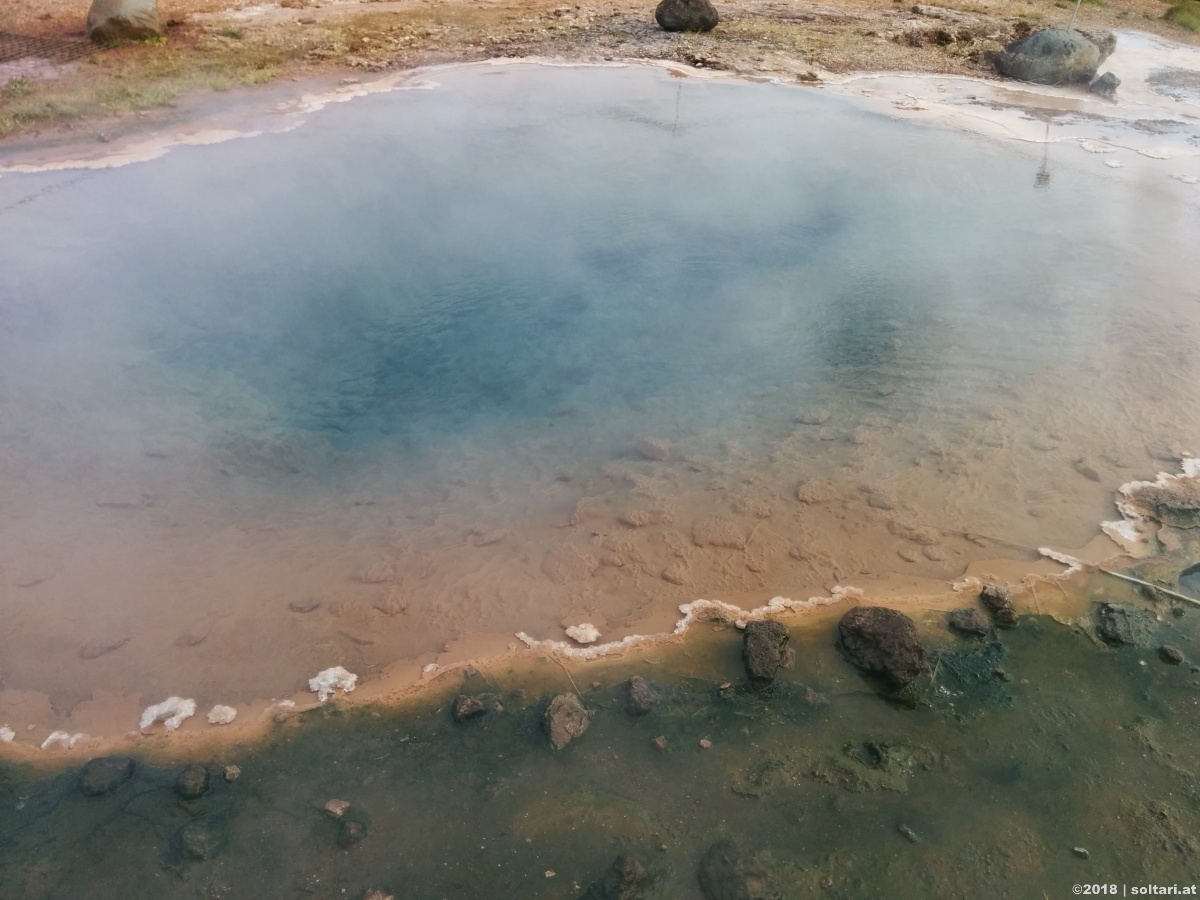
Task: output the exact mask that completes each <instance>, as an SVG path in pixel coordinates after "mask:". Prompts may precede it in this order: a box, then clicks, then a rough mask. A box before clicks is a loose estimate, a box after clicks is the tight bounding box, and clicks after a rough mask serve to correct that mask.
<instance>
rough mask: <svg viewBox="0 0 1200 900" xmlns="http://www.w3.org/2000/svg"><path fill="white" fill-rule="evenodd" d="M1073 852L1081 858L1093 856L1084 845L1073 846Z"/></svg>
mask: <svg viewBox="0 0 1200 900" xmlns="http://www.w3.org/2000/svg"><path fill="white" fill-rule="evenodd" d="M1071 852H1072V853H1074V854H1075V855H1076V856H1078V857H1079V858H1080V859H1087V858H1088V857H1089V856H1091V854H1090V853H1088V852H1087V849H1086V848H1084V847H1072V848H1071Z"/></svg>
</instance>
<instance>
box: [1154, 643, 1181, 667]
mask: <svg viewBox="0 0 1200 900" xmlns="http://www.w3.org/2000/svg"><path fill="white" fill-rule="evenodd" d="M1158 658H1159V659H1161V660H1162V661H1163V662H1165V663H1167V664H1168V665H1171V666H1177V665H1179V664H1180V663H1181V662H1183V651H1182V650H1180V649H1179V648H1178V647H1159V648H1158Z"/></svg>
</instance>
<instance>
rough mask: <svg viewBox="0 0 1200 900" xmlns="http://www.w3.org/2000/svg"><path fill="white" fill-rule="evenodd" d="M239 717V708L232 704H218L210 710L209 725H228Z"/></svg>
mask: <svg viewBox="0 0 1200 900" xmlns="http://www.w3.org/2000/svg"><path fill="white" fill-rule="evenodd" d="M236 718H237V710H236V709H234V708H233V707H232V706H222V705H221V704H219V703H218V704H217V705H216V706H214V707H213V708H212V709H210V710H209V711H208V724H209V725H228V724H229V723H230V722H232V721H233V720H234V719H236Z"/></svg>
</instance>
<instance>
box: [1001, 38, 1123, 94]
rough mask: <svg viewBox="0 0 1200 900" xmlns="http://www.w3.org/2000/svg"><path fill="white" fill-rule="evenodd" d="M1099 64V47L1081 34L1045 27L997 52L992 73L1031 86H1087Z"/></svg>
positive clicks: (1101, 59) (1094, 75) (1100, 58)
mask: <svg viewBox="0 0 1200 900" xmlns="http://www.w3.org/2000/svg"><path fill="white" fill-rule="evenodd" d="M1113 45H1114V46H1115V38H1114V39H1113ZM1102 61H1103V58H1102V56H1101V51H1100V48H1099V47H1097V46H1096V44H1095V43H1093V42H1092V40H1090V39H1089V38H1088V37H1087V36H1086V35H1084V34H1083V33H1082V32H1079V31H1075V30H1071V31H1067V30H1066V29H1065V28H1047V29H1044V30H1043V31H1035V32H1034V33H1033V34H1031V35H1029V36H1028V37H1023V38H1021V39H1020V40H1019V41H1013V42H1012V43H1011V44H1009V45H1008V46H1007V47H1005V48H1004V49H1003V50H1001V51H1000V53H999V54H997V56H996V70H997V71H998V72H999V73H1000V74H1001V75H1007V76H1008V77H1009V78H1016V79H1018V80H1020V81H1030V82H1033V83H1034V84H1087V83H1088V82H1090V81H1091V80H1092V79H1093V78H1095V77H1096V70H1097V69H1098V68H1099V67H1100V63H1101V62H1102Z"/></svg>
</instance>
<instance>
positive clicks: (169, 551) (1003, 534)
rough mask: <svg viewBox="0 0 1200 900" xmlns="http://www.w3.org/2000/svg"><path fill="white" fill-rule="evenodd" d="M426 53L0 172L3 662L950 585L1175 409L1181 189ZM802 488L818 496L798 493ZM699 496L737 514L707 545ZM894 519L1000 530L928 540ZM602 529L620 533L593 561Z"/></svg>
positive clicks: (588, 74) (1124, 470) (1184, 362)
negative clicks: (410, 73)
mask: <svg viewBox="0 0 1200 900" xmlns="http://www.w3.org/2000/svg"><path fill="white" fill-rule="evenodd" d="M431 77H433V78H434V80H436V81H437V82H438V84H437V86H436V87H433V88H430V89H428V90H408V91H399V92H395V93H392V94H387V95H377V96H372V97H369V98H364V99H361V100H357V101H354V102H350V103H344V104H334V105H333V106H331V107H330V108H328V109H325V110H324V111H322V112H320V113H314V114H313V115H312V116H311V118H310V121H308V122H307V123H306V124H305V125H303V126H302V127H300V128H298V129H296V130H293V131H291V132H288V133H282V134H265V135H262V136H259V137H255V138H252V139H246V140H237V141H230V142H227V143H224V144H219V145H214V146H205V147H193V148H176V149H174V150H172V151H171V152H170V153H168V154H167V155H166V156H164V157H163V158H160V159H157V160H153V161H150V162H145V163H139V164H134V165H129V166H125V167H121V168H114V169H108V170H96V171H70V172H60V173H43V174H37V175H16V174H7V175H5V176H4V177H3V179H0V478H2V479H3V483H4V485H5V487H4V489H3V490H4V492H5V493H4V496H3V497H0V538H2V540H0V575H2V577H3V579H4V590H5V591H6V594H5V598H6V600H8V601H10V603H11V604H13V608H17V607H18V606H19V608H20V609H21V610H22V613H21V615H22V619H21V629H19V630H12V631H9V632H7V633H0V656H3V657H4V658H7V659H9V660H10V662H9V663H8V664H7V668H6V671H5V677H6V683H7V684H8V685H9V686H10V687H12V688H13V689H28V690H45V691H47V692H48V693H50V694H51V695H52V703H53V706H54V707H55V709H56V710H58V711H59V712H63V713H65V712H67V711H69V710H70V709H71V708H72V707H73V706H74V705H75V704H76V703H77V702H79V701H80V700H81V699H86V697H87V696H88V693H89V691H90V689H92V688H94V687H101V686H103V687H108V688H111V689H113V690H117V691H119V692H123V693H126V694H138V695H140V694H142V693H143V692H147V691H151V690H153V692H154V693H156V694H157V693H158V692H159V691H162V692H164V694H165V693H182V694H189V693H200V692H203V696H202V700H203V702H208V701H210V700H211V701H212V702H226V700H227V699H228V698H230V697H231V695H232V696H234V697H235V698H240V699H242V700H248V699H250V698H255V697H259V698H261V697H264V696H274V695H279V694H282V693H285V692H290V691H295V690H299V689H301V688H302V687H303V684H304V681H305V679H306V678H307V677H309V676H311V674H312V673H313V672H315V671H317V670H319V669H320V668H324V667H325V666H327V665H330V664H332V663H334V662H336V663H341V664H345V665H347V666H349V667H351V668H352V669H354V670H356V671H361V672H365V671H367V670H372V671H378V670H379V669H381V668H382V667H383V666H386V665H387V664H388V663H390V662H393V661H394V660H396V659H398V658H407V659H413V658H416V657H419V656H421V655H422V654H428V653H430V652H431V651H435V650H437V649H438V648H440V647H441V646H442V645H443V643H444V642H445V641H447V640H450V639H452V638H454V637H457V636H461V635H463V634H467V633H470V632H475V631H494V632H500V633H512V632H513V631H516V630H518V629H524V630H528V631H530V632H531V633H535V634H537V635H538V636H552V637H557V636H559V635H560V631H559V623H560V621H562V620H563V619H564V618H565V617H568V616H576V617H591V618H594V619H600V618H603V619H604V620H605V621H606V622H607V623H610V624H611V625H612V626H613V627H620V628H625V629H627V630H636V628H637V627H638V626H639V623H640V622H641V621H642V620H643V619H645V618H647V617H650V616H651V615H652V614H653V615H654V616H657V617H658V618H659V619H661V618H662V617H663V616H664V615H666V614H669V613H670V611H672V610H674V609H675V607H676V606H677V605H678V604H679V603H681V602H686V601H689V600H692V599H694V598H695V597H697V596H714V595H730V596H732V595H734V594H743V593H756V594H763V595H766V596H770V595H771V594H772V593H786V594H789V595H790V594H792V593H796V594H797V595H800V596H803V595H805V594H804V592H805V591H813V592H816V591H823V590H825V589H826V587H827V585H828V584H830V583H833V582H836V581H839V580H842V581H851V582H852V581H853V580H854V579H857V578H865V577H887V576H890V575H894V574H905V575H907V574H917V575H923V576H928V577H937V578H941V579H949V578H953V577H956V576H957V575H958V574H960V573H961V571H962V569H963V568H964V567H965V566H966V565H967V564H968V563H969V562H970V561H971V560H973V559H978V558H981V557H994V556H997V555H1005V554H1011V552H1012V551H1011V549H1010V548H1009V546H1008V545H1011V544H1016V545H1020V546H1028V547H1036V546H1041V545H1043V544H1046V543H1058V544H1060V545H1066V546H1078V545H1080V544H1082V543H1084V542H1085V541H1087V540H1088V539H1089V538H1090V537H1091V536H1093V535H1094V534H1095V533H1096V527H1097V523H1098V522H1099V521H1100V520H1101V519H1103V518H1110V517H1112V515H1113V509H1112V502H1111V498H1112V494H1113V490H1114V489H1115V488H1116V487H1117V486H1118V485H1119V484H1121V483H1123V482H1124V481H1127V480H1130V479H1131V478H1134V477H1146V476H1150V475H1153V474H1154V472H1156V471H1159V470H1161V469H1163V468H1165V467H1166V466H1167V465H1168V464H1167V463H1165V462H1164V459H1163V452H1162V450H1161V448H1162V447H1164V446H1166V445H1168V444H1169V443H1171V442H1182V443H1183V444H1184V445H1185V446H1186V445H1188V443H1189V442H1191V441H1196V440H1197V439H1198V438H1200V409H1198V407H1197V398H1196V397H1195V396H1194V394H1195V392H1194V391H1192V390H1191V387H1190V386H1191V385H1193V384H1194V383H1195V377H1196V376H1197V375H1198V373H1196V372H1195V371H1194V370H1193V365H1194V363H1193V362H1192V361H1193V360H1194V359H1195V358H1196V355H1195V353H1194V351H1195V349H1196V347H1195V334H1196V332H1195V330H1194V328H1193V326H1194V325H1195V324H1196V323H1195V321H1194V319H1195V314H1196V308H1197V307H1196V304H1195V299H1196V297H1195V287H1194V285H1195V284H1196V283H1200V282H1197V280H1196V278H1195V276H1196V274H1197V273H1196V272H1195V266H1196V263H1195V254H1194V253H1193V252H1192V248H1193V247H1194V246H1195V242H1196V238H1197V230H1198V229H1197V224H1196V216H1195V208H1194V204H1191V203H1190V202H1189V201H1188V200H1186V199H1185V198H1184V197H1183V195H1176V194H1172V193H1171V192H1170V191H1169V190H1167V189H1166V188H1165V187H1162V186H1159V185H1156V184H1148V183H1139V182H1138V181H1137V180H1136V179H1132V178H1130V177H1128V176H1126V175H1123V174H1120V173H1112V174H1109V173H1105V172H1098V171H1097V169H1096V168H1094V167H1093V168H1089V167H1087V166H1085V165H1084V164H1083V163H1082V162H1080V161H1079V160H1074V161H1072V160H1070V159H1062V160H1057V159H1056V160H1054V161H1052V165H1053V167H1054V168H1055V172H1054V177H1053V180H1052V182H1051V185H1050V188H1049V189H1047V190H1039V189H1037V188H1036V186H1035V183H1036V180H1037V179H1036V175H1037V172H1038V170H1039V168H1040V167H1041V166H1042V164H1043V160H1042V154H1041V152H1040V151H1041V148H1040V147H1037V146H1024V145H1020V144H1016V143H1011V144H1004V143H999V142H993V141H988V140H985V139H982V138H978V137H972V136H969V135H965V134H960V133H957V132H955V131H953V130H951V129H949V128H946V129H938V128H933V127H922V126H917V125H913V124H911V123H905V122H900V121H895V120H892V119H889V118H887V117H884V116H881V115H878V114H875V113H871V112H868V111H866V110H865V109H864V108H862V107H859V106H856V105H854V104H853V103H852V102H849V101H847V100H845V99H844V98H837V97H832V96H827V95H825V94H823V93H821V92H818V91H813V90H809V89H806V88H799V87H784V86H775V85H761V84H739V83H733V82H707V81H701V80H698V79H695V78H671V77H668V76H667V75H666V74H664V73H663V72H661V71H656V70H647V69H642V68H624V69H622V68H577V69H567V68H553V69H548V68H542V67H533V66H528V67H504V68H483V69H465V70H447V71H441V72H438V73H436V74H435V75H434V76H431ZM1079 155H1080V156H1085V154H1079ZM1088 159H1089V160H1090V161H1091V162H1094V160H1093V159H1091V158H1090V157H1089V158H1088ZM647 438H654V439H657V440H660V441H667V442H670V445H671V449H670V450H669V452H668V453H667V454H666V459H663V460H649V459H646V458H644V454H642V453H640V452H639V451H638V450H637V447H638V444H639V442H640V441H643V440H644V439H647ZM1088 472H1090V473H1092V474H1086V473H1088ZM1093 476H1094V477H1093ZM811 479H820V480H824V481H828V482H830V483H831V484H833V485H835V487H836V490H837V492H839V493H838V497H839V499H838V501H837V502H836V503H835V504H833V505H832V506H827V507H821V506H820V505H809V506H803V505H801V504H798V503H797V502H796V500H795V497H796V491H797V488H798V486H799V485H801V484H803V483H805V482H806V481H808V480H811ZM868 496H870V497H871V498H877V497H883V498H884V499H883V500H880V501H878V502H877V503H874V505H870V506H868V504H867V502H866V498H867V497H868ZM630 508H637V509H643V510H645V511H647V514H648V515H649V516H650V517H651V518H652V519H653V524H651V525H649V526H647V527H645V528H642V529H640V530H637V531H630V530H628V528H627V526H625V525H622V524H620V522H619V520H618V516H619V514H620V513H622V512H623V511H626V510H628V509H630ZM885 512H886V514H885ZM712 515H718V516H723V517H726V518H728V519H729V521H731V522H732V523H733V525H732V526H731V527H733V528H735V530H737V529H740V532H741V533H742V534H750V533H751V530H752V529H753V528H755V527H756V525H757V524H758V523H759V522H760V521H764V520H765V521H767V522H768V525H767V526H764V528H765V531H764V530H763V529H762V528H760V529H759V531H757V532H755V533H754V534H755V536H756V540H757V541H758V544H757V545H756V546H751V547H750V549H749V550H747V551H745V552H744V553H743V552H742V551H739V550H730V549H728V548H722V547H704V546H697V544H698V543H699V542H697V541H696V540H694V539H693V537H692V532H693V524H694V523H695V522H698V521H700V520H702V519H704V518H705V517H707V516H712ZM893 519H896V520H902V521H901V524H903V525H905V526H906V527H907V526H916V525H928V524H933V525H936V526H938V527H939V528H945V529H950V530H954V531H958V532H980V533H982V534H985V535H993V536H995V537H997V538H999V539H1000V540H1002V541H1006V542H1007V544H1000V543H995V544H992V545H990V546H986V547H980V546H977V545H976V544H973V543H970V542H967V541H964V540H961V539H953V538H947V539H946V540H945V541H944V543H943V545H942V546H941V547H940V548H939V550H938V551H937V552H936V553H934V552H932V551H931V552H928V553H925V552H924V551H923V550H922V548H921V547H916V548H915V549H914V548H912V547H908V545H907V544H905V542H904V540H903V539H902V538H900V537H897V536H896V534H895V531H894V530H893V531H889V530H888V527H887V526H889V525H890V524H895V523H894V522H893V521H892V520H893ZM572 523H573V524H572ZM560 526H570V527H569V528H566V527H560ZM484 534H488V535H495V534H504V535H507V537H506V538H505V539H504V540H503V541H498V542H495V543H487V542H485V541H483V539H482V537H481V535H484ZM616 538H620V539H621V540H626V539H628V540H629V541H632V542H633V543H634V544H635V545H636V546H633V547H632V549H629V548H626V549H623V550H621V551H620V552H621V553H622V554H623V557H622V558H623V559H626V560H627V561H629V560H633V561H636V564H634V563H629V564H627V565H625V566H624V567H623V568H617V567H615V566H605V567H601V568H597V567H596V565H597V564H598V562H599V561H600V560H601V558H602V557H603V556H604V555H605V553H607V552H610V551H611V548H606V547H605V546H602V544H603V542H604V541H606V540H609V539H614V540H615V539H616ZM476 544H483V545H484V546H478V547H477V546H475V545H476ZM622 546H624V545H622ZM906 547H907V549H906ZM560 551H561V552H569V553H578V554H583V555H584V556H585V557H586V558H587V559H590V560H591V563H590V564H587V565H582V567H581V569H580V572H578V573H575V572H572V573H568V574H567V575H560V574H555V573H557V570H555V572H554V573H552V572H551V571H550V570H553V569H554V566H551V565H548V564H547V563H546V562H544V561H545V560H547V559H551V561H553V560H554V559H557V557H554V556H553V555H554V554H556V553H559V552H560ZM751 553H754V554H757V555H756V556H754V558H753V559H751V558H749V556H750V555H751ZM572 558H575V557H572ZM580 558H582V557H580ZM677 558H685V561H686V562H687V563H688V565H689V566H690V572H691V575H690V576H689V577H690V580H689V581H687V582H686V583H683V584H680V583H677V582H676V581H671V580H669V579H668V580H664V579H663V578H662V577H661V574H662V573H663V572H664V571H666V570H667V569H668V567H669V565H671V564H672V561H673V560H674V559H677ZM587 559H585V563H586V562H587ZM814 560H815V562H814ZM380 561H382V562H383V563H385V564H386V565H387V566H390V567H391V569H390V571H391V572H392V575H391V576H388V578H385V579H384V580H383V584H384V587H379V586H378V584H377V583H376V582H372V581H370V579H365V580H367V581H368V583H367V584H364V583H363V581H364V578H363V577H362V576H363V573H364V572H366V571H369V570H370V567H371V566H372V565H374V564H375V563H376V562H380ZM556 578H557V579H558V580H555V579H556ZM389 579H390V580H389ZM564 584H566V585H567V586H565V587H564ZM388 591H391V593H387V592H388ZM308 595H314V596H316V597H317V598H319V599H321V600H322V602H323V604H324V605H323V606H322V607H321V610H322V611H321V612H320V613H319V614H318V615H315V616H312V617H310V618H307V619H300V618H299V617H297V616H296V615H294V614H292V613H289V612H288V611H287V604H288V603H289V602H292V601H295V600H296V599H298V598H302V597H306V596H308ZM400 595H402V596H400ZM401 603H404V604H407V605H406V608H405V613H404V615H403V616H394V615H390V613H394V612H395V609H396V607H397V605H398V604H401ZM380 606H385V607H386V608H387V610H388V611H389V612H385V613H379V612H378V609H379V607H380ZM323 617H324V618H323ZM197 622H199V623H201V625H205V623H207V625H206V627H209V628H210V629H211V634H212V637H211V638H210V639H209V640H208V641H206V642H205V643H203V644H200V645H198V646H194V647H192V646H189V647H185V648H182V649H181V648H179V647H178V646H176V645H175V641H176V638H177V636H179V635H181V634H182V633H184V632H185V631H186V630H187V629H189V628H193V627H198V626H197V625H196V623H197ZM201 630H203V628H201ZM18 631H19V633H20V634H21V637H19V638H18V637H16V636H15V635H16V634H17V633H18ZM205 633H209V632H205ZM347 633H349V634H350V635H352V637H350V638H347V637H345V635H346V634H347ZM123 636H126V637H128V638H129V639H128V640H126V641H125V642H124V643H123V644H121V645H120V646H119V647H118V648H117V649H115V650H113V651H112V653H111V654H109V655H106V656H105V657H103V658H101V659H97V660H94V661H89V662H88V665H86V666H84V665H82V664H81V662H80V660H79V652H78V649H79V647H80V646H81V645H83V644H85V643H86V642H88V641H89V640H94V639H101V640H103V641H107V642H109V643H113V642H116V641H118V640H119V639H120V638H121V637H123ZM139 636H145V637H144V639H141V640H139V639H138V638H139ZM358 638H366V639H367V640H358ZM370 641H374V643H370ZM364 647H367V648H368V649H363V648H364ZM48 685H49V687H48ZM157 699H160V698H158V697H155V698H154V700H155V701H157Z"/></svg>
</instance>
